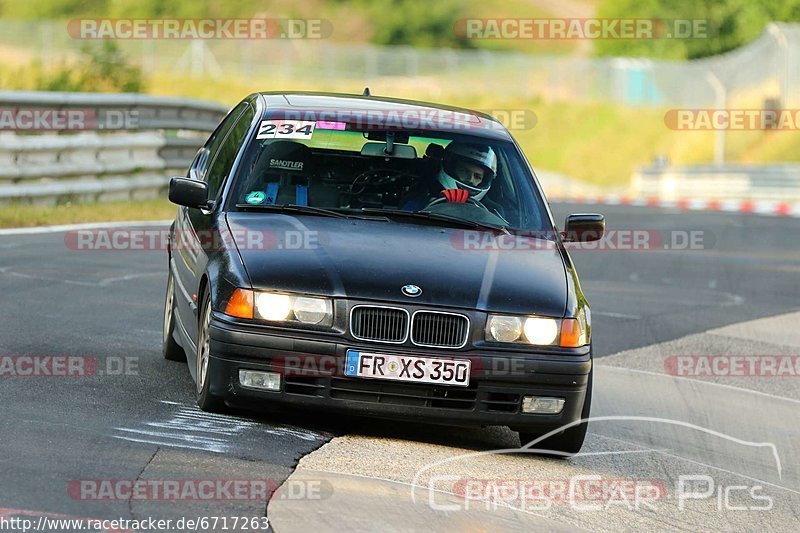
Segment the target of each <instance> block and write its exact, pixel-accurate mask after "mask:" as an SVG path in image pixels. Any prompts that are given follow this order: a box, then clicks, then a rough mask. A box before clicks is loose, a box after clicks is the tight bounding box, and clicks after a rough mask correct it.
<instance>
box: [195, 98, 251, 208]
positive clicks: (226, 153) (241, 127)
mask: <svg viewBox="0 0 800 533" xmlns="http://www.w3.org/2000/svg"><path fill="white" fill-rule="evenodd" d="M245 106H246V109H245V110H244V112H243V113H242V116H241V117H240V118H239V120H238V121H237V122H236V124H235V125H234V126H233V128H232V129H231V130H230V133H229V134H228V135H227V137H226V138H225V139H224V140H223V141H222V144H221V145H220V146H219V150H218V151H217V152H216V154H213V153H212V154H211V158H213V162H212V163H211V166H210V167H209V169H208V172H207V173H206V178H205V181H206V182H208V197H209V198H216V197H217V193H218V192H219V190H220V188H221V187H222V184H223V183H224V182H225V179H226V178H227V177H228V175H229V174H230V171H231V167H232V166H233V162H234V160H235V159H236V154H238V153H239V149H240V148H241V147H242V143H243V142H244V138H245V137H246V136H247V132H248V131H249V130H250V124H251V123H252V122H253V117H254V116H255V111H254V110H253V108H252V107H250V106H249V105H248V104H245Z"/></svg>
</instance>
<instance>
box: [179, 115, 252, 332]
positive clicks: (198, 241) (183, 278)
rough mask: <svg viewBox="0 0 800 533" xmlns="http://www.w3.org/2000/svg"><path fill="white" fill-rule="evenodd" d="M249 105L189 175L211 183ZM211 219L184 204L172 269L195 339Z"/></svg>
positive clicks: (227, 123) (218, 133)
mask: <svg viewBox="0 0 800 533" xmlns="http://www.w3.org/2000/svg"><path fill="white" fill-rule="evenodd" d="M248 107H250V106H249V105H248V104H247V103H244V102H243V103H241V104H239V105H238V106H236V107H235V108H234V109H233V110H232V111H231V112H230V113H228V115H227V116H226V117H225V118H224V119H223V120H222V122H221V123H220V125H219V126H217V129H216V130H215V131H214V133H212V134H211V136H210V137H209V138H208V141H206V143H205V145H204V146H203V147H202V148H201V149H200V150H199V151H198V152H197V155H196V156H195V158H194V161H193V162H192V165H191V167H190V168H189V172H188V174H187V177H189V178H191V179H197V180H202V181H206V182H208V179H209V171H210V169H211V166H212V165H213V163H214V161H215V159H216V156H217V154H218V153H219V152H220V150H221V148H222V147H223V145H224V143H225V141H226V140H227V139H228V137H229V134H230V132H231V130H233V128H234V126H235V125H236V124H237V123H238V120H239V118H240V117H241V116H242V113H244V111H245V110H246V109H247V108H248ZM209 198H210V199H213V198H214V196H212V195H211V194H209ZM209 219H210V216H209V214H208V213H204V212H202V211H201V210H200V209H195V208H188V207H180V208H179V209H178V215H177V218H176V220H175V231H174V235H173V242H174V244H173V250H172V268H173V275H174V276H175V286H176V289H177V290H176V293H175V294H176V298H175V301H176V312H177V314H178V316H179V317H180V322H181V324H182V325H183V327H184V329H185V332H186V334H187V335H188V337H189V338H190V339H194V338H195V336H196V334H197V319H196V308H197V302H196V301H195V298H197V284H198V282H197V274H196V272H197V270H198V266H199V265H200V264H202V266H203V267H205V264H206V261H207V258H206V257H205V253H204V252H203V250H202V246H203V243H204V242H208V236H207V235H205V232H207V229H208V228H209V227H210V224H209ZM204 228H206V229H204Z"/></svg>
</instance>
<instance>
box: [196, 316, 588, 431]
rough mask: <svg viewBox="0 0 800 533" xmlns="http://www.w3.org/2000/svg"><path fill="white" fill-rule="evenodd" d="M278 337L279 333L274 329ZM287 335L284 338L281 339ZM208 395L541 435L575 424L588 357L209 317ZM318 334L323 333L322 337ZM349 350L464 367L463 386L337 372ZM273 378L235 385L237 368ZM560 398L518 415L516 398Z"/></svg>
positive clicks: (583, 392)
mask: <svg viewBox="0 0 800 533" xmlns="http://www.w3.org/2000/svg"><path fill="white" fill-rule="evenodd" d="M281 333H283V332H281ZM289 335H291V336H289ZM210 337H211V354H212V355H211V358H212V362H211V372H210V374H209V379H210V383H209V386H210V392H211V393H212V394H214V395H218V396H221V397H223V398H225V400H226V401H227V402H229V403H232V404H242V403H249V404H252V403H254V402H258V401H265V402H272V403H278V404H283V405H288V406H293V407H307V408H316V409H319V408H323V409H326V410H333V411H340V412H348V413H351V414H357V415H367V416H377V417H381V418H397V419H406V420H414V421H420V422H423V421H424V422H435V423H441V424H452V425H506V426H510V427H512V428H514V429H518V430H523V431H529V430H532V429H535V430H537V431H539V430H541V431H550V430H552V429H556V428H558V427H560V426H562V425H564V424H567V423H569V422H574V421H576V420H579V419H580V418H581V412H582V409H583V405H584V401H585V399H586V388H587V384H588V381H589V374H590V372H591V369H592V359H591V353H589V352H588V350H587V351H586V352H585V353H583V354H579V355H550V354H537V353H527V352H519V351H515V352H505V351H502V352H501V351H492V350H485V349H480V350H476V349H464V350H458V351H452V350H437V349H427V348H416V347H414V348H412V347H406V346H403V347H398V346H391V345H382V344H375V343H363V342H361V343H360V342H358V341H348V340H347V339H343V338H342V337H340V336H335V335H325V334H313V335H302V337H303V338H298V336H297V335H294V334H293V333H288V332H287V333H285V334H276V333H264V332H263V331H255V330H253V329H252V328H248V327H246V326H241V325H234V324H230V323H227V322H224V321H221V320H219V319H218V318H212V322H211V327H210ZM326 337H328V338H327V339H326ZM348 349H357V350H364V351H371V352H379V353H380V352H383V353H397V354H405V355H420V356H426V357H439V356H440V357H442V358H450V359H452V358H461V359H464V358H468V359H470V360H471V362H472V375H471V377H470V385H469V387H456V386H446V385H431V384H417V383H406V382H399V381H389V380H375V379H364V378H354V377H347V376H344V373H343V369H344V360H345V354H346V352H347V350H348ZM240 369H246V370H261V371H268V372H277V373H279V374H281V375H282V376H281V378H282V379H281V390H280V391H276V392H269V391H261V390H255V389H250V388H246V387H242V386H241V384H240V382H239V370H240ZM524 395H535V396H556V397H561V398H564V399H565V400H566V401H565V404H564V409H563V410H562V411H561V413H559V414H557V415H540V414H528V413H522V412H521V411H520V405H521V403H522V396H524Z"/></svg>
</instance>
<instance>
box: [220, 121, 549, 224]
mask: <svg viewBox="0 0 800 533" xmlns="http://www.w3.org/2000/svg"><path fill="white" fill-rule="evenodd" d="M349 128H350V125H349V124H344V123H340V122H336V123H322V122H316V123H314V122H309V123H299V122H298V123H293V122H291V121H269V120H264V121H262V122H261V125H260V127H259V131H258V133H257V135H256V136H255V137H254V138H253V139H252V140H251V141H250V145H249V146H248V148H247V149H246V151H245V154H244V157H243V159H242V161H241V163H240V165H239V167H238V168H239V170H238V171H237V176H236V178H235V181H234V183H233V185H232V190H231V194H230V198H231V199H230V200H229V202H230V204H231V209H232V210H244V209H249V208H255V207H257V206H267V205H272V206H281V205H293V206H309V207H313V208H323V209H326V210H329V211H332V210H334V211H337V212H343V213H359V214H362V213H365V212H369V213H370V214H372V215H375V214H380V213H376V212H377V211H378V210H383V211H385V214H386V216H387V217H388V218H390V219H395V220H398V221H399V220H403V221H407V220H413V219H414V218H415V217H413V216H408V214H409V213H413V212H417V213H419V212H424V213H427V214H430V213H433V214H435V215H443V216H428V217H427V218H426V220H427V221H428V223H434V224H441V225H448V224H447V219H448V218H458V219H463V220H467V221H469V222H474V223H476V224H480V225H486V226H493V227H502V228H507V229H511V230H530V231H536V232H539V231H541V232H542V233H543V234H544V235H549V234H550V233H549V232H550V231H552V226H551V225H550V220H549V217H548V216H547V212H546V210H545V207H544V203H543V201H542V198H541V197H540V195H539V194H538V192H537V189H536V187H535V186H534V182H533V177H532V175H531V173H530V170H529V168H528V166H527V164H526V163H525V161H524V160H523V159H522V157H521V156H520V155H519V152H518V150H517V149H516V147H515V146H514V144H513V143H512V142H510V141H496V140H491V139H484V138H482V137H478V136H475V135H468V134H464V133H457V132H428V131H425V132H420V131H402V130H394V131H388V132H387V131H370V132H363V131H351V130H350V129H349ZM290 130H291V131H290ZM284 131H288V132H289V133H288V134H282V133H281V132H284ZM400 211H402V212H403V213H400ZM293 212H294V213H295V214H297V213H301V212H303V210H300V209H296V208H295V209H293ZM305 212H306V213H308V214H312V213H313V211H311V210H305ZM317 214H319V210H318V212H317Z"/></svg>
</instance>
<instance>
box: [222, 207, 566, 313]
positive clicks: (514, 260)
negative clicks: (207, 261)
mask: <svg viewBox="0 0 800 533" xmlns="http://www.w3.org/2000/svg"><path fill="white" fill-rule="evenodd" d="M227 219H228V224H229V227H230V229H231V232H232V235H233V239H234V241H235V242H236V245H237V248H238V249H239V253H240V254H241V257H242V260H243V261H244V265H245V268H246V269H247V272H248V275H249V276H250V280H251V282H252V284H253V288H255V289H273V290H282V291H291V292H301V293H308V294H317V295H332V296H336V297H343V298H344V297H346V298H352V299H360V300H382V301H391V302H399V303H406V304H410V303H413V304H421V305H437V306H449V307H459V308H464V309H478V310H484V311H494V312H506V313H522V314H539V315H545V316H563V314H564V310H565V306H566V300H567V280H566V271H565V268H564V263H563V259H562V257H561V255H560V253H559V251H558V249H557V247H556V246H555V245H554V244H553V243H552V242H548V241H535V242H537V243H539V245H540V246H538V247H537V248H538V249H528V248H530V243H531V242H534V241H533V239H527V241H528V244H525V245H519V246H510V248H513V249H507V248H509V246H508V245H504V246H502V248H504V249H502V250H500V249H498V248H500V247H501V246H498V245H497V243H496V241H494V240H493V239H495V238H503V239H506V238H507V239H516V238H515V237H513V236H499V237H495V235H494V234H493V233H490V232H476V231H472V230H463V229H457V228H449V227H440V226H432V225H427V224H409V223H405V222H398V221H397V220H392V221H389V222H386V221H383V220H374V221H373V220H358V219H343V218H332V217H322V216H310V215H298V216H294V215H292V214H283V213H250V212H235V213H228V214H227ZM259 242H263V245H260V244H259ZM504 242H505V243H507V242H512V241H508V240H506V241H504ZM513 242H517V241H513ZM476 243H480V244H483V245H486V244H487V243H488V244H489V246H483V245H482V246H476ZM541 243H546V244H547V245H546V246H544V247H542V246H541ZM487 248H488V249H487ZM406 284H414V285H418V286H419V287H421V288H422V294H421V295H420V296H419V297H417V298H409V297H407V296H405V295H403V294H402V292H401V290H400V289H401V287H403V286H404V285H406Z"/></svg>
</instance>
